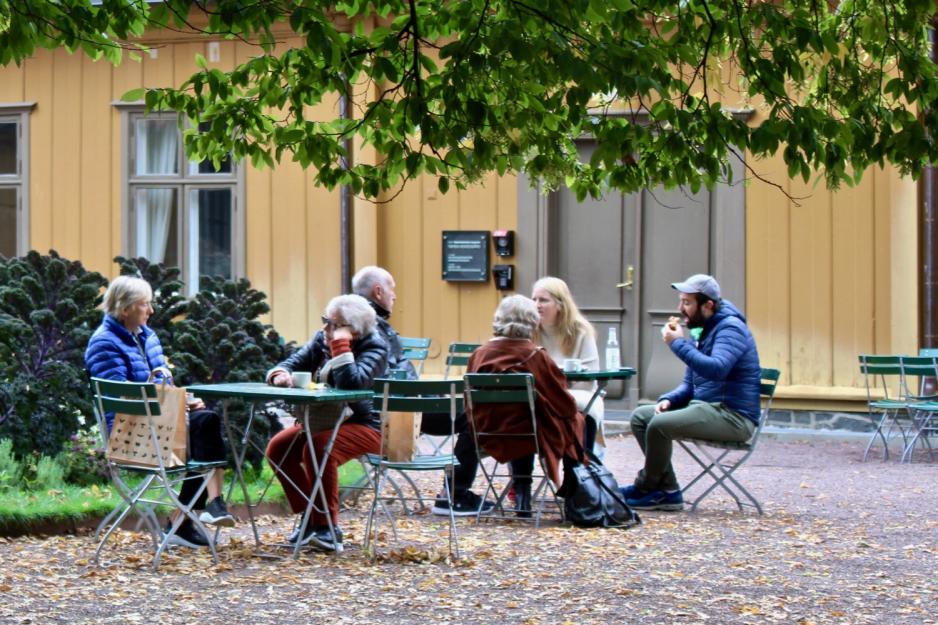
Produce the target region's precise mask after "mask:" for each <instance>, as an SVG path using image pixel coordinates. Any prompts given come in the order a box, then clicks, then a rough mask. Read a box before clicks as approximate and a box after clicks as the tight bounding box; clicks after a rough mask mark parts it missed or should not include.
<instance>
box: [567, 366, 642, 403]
mask: <svg viewBox="0 0 938 625" xmlns="http://www.w3.org/2000/svg"><path fill="white" fill-rule="evenodd" d="M563 374H564V376H566V378H567V382H596V388H595V389H594V390H593V395H592V397H590V400H589V402H588V403H587V404H586V408H585V409H584V410H583V414H589V411H590V408H592V407H593V404H594V403H596V400H597V399H599V398H600V397H602V396H603V395H605V394H606V393H605V391H606V386H607V385H608V384H609V381H610V380H623V381H625V380H628V379H629V378H631V377H632V376H634V375H635V369H633V368H632V367H619V368H618V369H601V370H599V371H589V370H587V369H581V370H580V371H564V372H563Z"/></svg>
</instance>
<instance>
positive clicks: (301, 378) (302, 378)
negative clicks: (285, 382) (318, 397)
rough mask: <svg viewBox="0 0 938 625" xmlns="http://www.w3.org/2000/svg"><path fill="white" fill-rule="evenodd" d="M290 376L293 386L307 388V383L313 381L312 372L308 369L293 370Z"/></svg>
mask: <svg viewBox="0 0 938 625" xmlns="http://www.w3.org/2000/svg"><path fill="white" fill-rule="evenodd" d="M292 377H293V386H294V387H295V388H308V387H309V383H310V382H312V381H313V374H312V373H310V372H309V371H294V372H293V374H292Z"/></svg>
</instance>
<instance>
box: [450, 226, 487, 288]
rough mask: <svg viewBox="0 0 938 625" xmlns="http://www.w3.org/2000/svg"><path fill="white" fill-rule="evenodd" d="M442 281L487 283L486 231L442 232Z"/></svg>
mask: <svg viewBox="0 0 938 625" xmlns="http://www.w3.org/2000/svg"><path fill="white" fill-rule="evenodd" d="M443 279H444V280H448V281H450V282H486V281H488V279H489V233H488V231H487V230H444V231H443Z"/></svg>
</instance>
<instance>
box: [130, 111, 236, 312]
mask: <svg viewBox="0 0 938 625" xmlns="http://www.w3.org/2000/svg"><path fill="white" fill-rule="evenodd" d="M127 119H128V122H129V123H128V126H129V129H128V130H129V132H128V138H129V142H128V146H127V147H128V154H129V163H128V167H127V171H128V177H127V202H126V204H125V205H126V206H127V208H128V212H127V214H126V215H127V223H128V226H129V227H128V235H129V236H128V241H127V242H128V246H127V247H128V248H129V252H130V254H131V255H133V256H144V257H146V258H147V259H149V260H150V261H151V262H162V263H165V264H166V265H167V266H176V267H179V268H180V269H181V270H182V277H183V280H184V281H185V283H186V291H187V293H188V294H189V295H192V294H193V293H195V292H196V291H197V290H198V287H199V276H202V275H211V276H222V277H225V278H234V277H236V276H239V275H242V274H243V270H242V268H243V253H242V252H243V250H244V241H243V232H244V227H243V211H242V210H239V208H238V207H239V205H240V203H241V202H240V199H241V197H240V196H241V189H242V188H243V184H242V178H241V175H240V172H239V170H238V168H236V167H235V166H234V164H233V163H232V161H231V159H230V158H229V159H226V160H225V161H223V162H222V163H220V165H219V167H218V168H217V169H216V168H215V166H214V165H213V164H212V162H211V161H202V162H194V161H189V160H187V159H186V158H185V156H184V153H183V143H182V132H181V131H180V129H179V125H178V123H177V121H176V120H177V118H176V116H175V114H161V113H160V114H158V113H154V114H150V115H144V114H143V113H142V112H136V111H133V112H129V113H128V115H127Z"/></svg>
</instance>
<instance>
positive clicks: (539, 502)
mask: <svg viewBox="0 0 938 625" xmlns="http://www.w3.org/2000/svg"><path fill="white" fill-rule="evenodd" d="M463 379H464V380H465V382H466V402H467V415H468V417H469V424H470V427H471V429H472V436H473V440H474V442H475V447H476V453H477V454H478V457H479V460H480V462H479V468H480V469H481V470H482V475H483V476H484V477H485V482H486V490H485V493H484V494H483V495H482V500H483V501H484V500H485V499H486V498H487V497H488V495H489V494H490V493H491V495H492V497H493V498H494V499H495V505H494V507H493V508H492V509H491V511H490V512H487V513H486V514H485V517H486V518H488V517H499V518H506V519H513V520H523V521H524V520H528V518H527V517H520V516H516V515H515V511H513V510H510V511H506V510H505V507H504V502H505V500H506V498H507V496H508V491H509V490H510V488H511V480H512V479H513V478H516V477H530V478H531V479H532V484H531V486H532V492H531V507H532V508H535V510H530V511H528V512H531V513H533V514H532V518H533V520H534V525H535V527H539V526H540V523H541V516H542V514H543V511H544V504H545V503H546V502H547V501H548V499H549V500H551V501H552V503H553V504H554V505H556V507H557V510H558V512H559V514H560V520H561V521H563V520H564V508H563V502H562V501H561V499H560V498H559V497H558V496H557V490H556V489H555V488H554V485H553V484H552V483H551V481H550V480H549V479H548V477H547V469H546V467H545V466H544V460H543V458H542V456H541V453H540V446H539V444H538V439H537V414H536V410H535V398H536V397H537V393H536V391H535V390H534V376H533V375H532V374H530V373H467V374H466V375H465V376H463ZM481 404H523V405H524V406H525V407H526V408H527V410H528V412H529V414H530V416H531V431H530V432H527V433H521V434H504V433H499V432H490V431H485V430H480V429H479V427H478V423H477V422H476V421H475V419H474V418H473V411H474V408H475V407H476V406H479V405H481ZM504 437H507V438H527V437H530V438H532V439H533V441H534V453H535V457H536V459H537V462H536V464H535V473H534V474H533V475H531V476H526V475H522V476H513V475H512V474H511V470H510V465H508V464H507V463H500V462H494V463H493V464H492V465H491V466H486V463H485V462H482V461H481V460H482V459H483V457H485V456H486V455H487V454H486V452H485V440H486V439H488V438H504ZM538 469H540V471H538ZM548 495H549V497H548ZM482 518H483V515H482V510H481V509H480V510H479V512H478V514H477V515H476V519H478V520H481V519H482Z"/></svg>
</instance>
